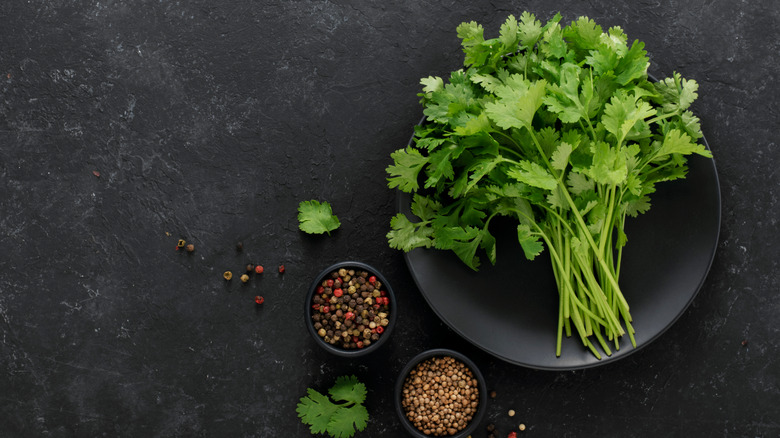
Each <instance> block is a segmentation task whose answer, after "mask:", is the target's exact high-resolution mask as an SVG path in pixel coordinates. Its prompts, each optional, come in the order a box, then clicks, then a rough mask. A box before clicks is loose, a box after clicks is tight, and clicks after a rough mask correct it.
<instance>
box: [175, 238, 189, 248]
mask: <svg viewBox="0 0 780 438" xmlns="http://www.w3.org/2000/svg"><path fill="white" fill-rule="evenodd" d="M186 244H187V241H186V240H184V239H179V243H177V244H176V246H177V247H179V248H184V245H186Z"/></svg>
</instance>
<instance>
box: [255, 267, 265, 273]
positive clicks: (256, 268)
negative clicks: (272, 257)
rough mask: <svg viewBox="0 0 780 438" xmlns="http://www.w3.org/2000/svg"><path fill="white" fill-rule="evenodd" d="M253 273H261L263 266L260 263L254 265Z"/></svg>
mask: <svg viewBox="0 0 780 438" xmlns="http://www.w3.org/2000/svg"><path fill="white" fill-rule="evenodd" d="M255 273H256V274H262V273H263V267H262V266H260V265H257V266H255Z"/></svg>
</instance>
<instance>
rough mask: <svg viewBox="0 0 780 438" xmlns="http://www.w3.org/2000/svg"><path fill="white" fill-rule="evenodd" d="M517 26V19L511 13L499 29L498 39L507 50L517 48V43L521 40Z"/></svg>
mask: <svg viewBox="0 0 780 438" xmlns="http://www.w3.org/2000/svg"><path fill="white" fill-rule="evenodd" d="M517 26H518V23H517V19H516V18H515V16H514V15H510V16H509V17H507V19H506V21H505V22H504V24H502V25H501V29H500V30H499V37H498V40H499V41H501V45H502V46H503V48H504V50H505V51H507V52H514V51H515V50H517V43H518V41H519V40H520V36H519V34H518V28H517Z"/></svg>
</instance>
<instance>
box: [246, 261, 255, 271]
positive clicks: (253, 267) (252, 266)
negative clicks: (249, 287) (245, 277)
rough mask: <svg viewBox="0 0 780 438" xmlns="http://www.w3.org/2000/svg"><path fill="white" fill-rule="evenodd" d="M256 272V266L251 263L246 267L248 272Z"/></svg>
mask: <svg viewBox="0 0 780 438" xmlns="http://www.w3.org/2000/svg"><path fill="white" fill-rule="evenodd" d="M254 270H255V266H254V265H253V264H251V263H249V264H247V265H246V272H250V273H251V272H252V271H254Z"/></svg>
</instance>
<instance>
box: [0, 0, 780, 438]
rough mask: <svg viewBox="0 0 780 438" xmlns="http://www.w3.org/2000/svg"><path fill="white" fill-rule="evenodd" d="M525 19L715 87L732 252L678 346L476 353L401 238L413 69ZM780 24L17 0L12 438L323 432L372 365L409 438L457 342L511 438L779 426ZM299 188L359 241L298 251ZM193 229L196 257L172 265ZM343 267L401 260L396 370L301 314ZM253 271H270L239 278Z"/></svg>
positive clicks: (678, 15) (519, 6)
mask: <svg viewBox="0 0 780 438" xmlns="http://www.w3.org/2000/svg"><path fill="white" fill-rule="evenodd" d="M525 9H528V10H530V11H532V12H534V13H536V15H537V16H538V17H540V18H542V19H547V18H549V17H550V16H552V14H553V13H554V12H555V11H559V10H560V11H561V12H562V13H563V16H564V20H567V21H568V20H572V19H575V18H576V17H577V16H578V15H582V14H584V15H588V16H590V17H591V18H594V19H595V20H597V21H598V22H599V23H600V24H602V25H603V26H605V27H606V26H612V25H619V26H621V27H623V28H624V29H625V31H626V32H627V33H628V35H629V37H630V38H636V39H640V40H642V41H644V42H645V43H646V48H647V49H648V51H649V52H650V56H651V59H652V62H653V68H652V73H653V74H656V75H659V76H665V75H668V74H671V73H672V72H673V71H679V72H681V73H682V74H683V75H684V76H686V77H689V78H693V79H696V80H697V81H699V84H700V88H699V95H700V98H699V100H698V101H697V103H696V104H695V110H696V111H697V113H698V114H699V115H700V116H701V119H702V125H703V129H704V131H705V135H706V136H707V139H708V140H709V144H710V146H711V148H712V150H713V151H714V154H715V157H716V163H717V166H718V171H719V176H720V182H721V190H722V197H723V221H722V230H721V241H720V245H719V252H718V254H717V256H716V258H715V261H714V264H713V267H712V272H711V274H710V276H709V278H708V279H707V281H706V282H705V284H704V286H703V288H702V289H701V292H700V294H699V296H698V298H697V299H696V300H695V301H694V303H693V305H692V306H691V308H690V309H689V310H688V311H687V312H686V313H685V315H683V317H682V318H681V319H680V320H679V321H678V322H677V323H676V324H675V326H673V327H672V328H671V329H670V330H669V331H668V332H667V333H666V334H664V335H663V337H662V338H661V339H660V340H659V341H657V342H656V343H654V344H653V345H650V346H648V347H647V348H645V349H643V350H642V351H640V352H638V353H637V354H635V355H632V356H630V357H628V358H627V359H625V360H623V361H619V362H617V363H614V364H611V365H609V366H606V367H602V368H596V369H591V370H585V371H577V372H567V373H550V372H535V371H531V370H526V369H522V368H518V367H515V366H511V365H508V364H506V363H503V362H500V361H498V360H495V359H492V358H491V357H490V356H488V355H486V354H484V353H482V352H481V351H480V350H478V349H477V348H476V347H473V346H470V345H467V344H465V343H464V342H463V341H461V340H460V339H459V338H457V336H455V335H454V334H453V333H452V332H450V331H449V329H447V328H446V327H445V326H444V325H443V324H442V323H441V322H440V321H439V320H438V319H437V317H436V316H435V314H434V313H433V312H432V311H431V310H430V309H429V308H428V307H427V305H426V303H425V301H424V300H423V298H422V297H421V296H420V295H419V293H418V291H417V290H416V288H415V286H414V282H413V281H412V279H411V277H410V275H409V273H408V271H407V269H406V267H405V265H404V262H403V258H402V256H401V254H399V253H397V252H395V251H392V250H390V249H389V248H387V245H386V243H385V240H384V235H385V233H386V232H387V227H388V221H389V218H390V216H391V215H392V214H393V213H394V194H393V193H392V192H391V191H389V190H387V189H386V185H385V182H384V174H383V172H384V168H385V167H386V166H387V165H388V163H389V154H390V152H391V151H393V150H395V149H398V148H400V147H402V146H404V145H405V143H406V141H407V140H408V138H409V135H410V133H411V126H412V125H413V124H414V123H415V122H416V121H417V120H418V119H419V117H420V108H419V107H418V105H417V96H416V93H417V92H418V88H419V87H418V81H419V78H421V77H425V76H428V75H444V74H446V73H447V72H448V71H450V70H452V69H455V68H458V67H459V63H460V62H461V58H460V54H459V48H458V41H457V39H456V37H455V31H454V30H455V27H456V25H457V24H458V23H460V22H461V21H464V20H477V21H479V22H481V23H482V24H483V25H484V26H485V28H486V33H487V34H495V33H497V29H498V26H499V25H500V23H501V22H502V21H503V19H504V18H505V17H506V15H507V14H509V13H514V14H518V15H519V14H520V13H521V12H522V11H523V10H525ZM778 11H779V10H778V8H777V7H776V5H775V3H774V2H772V1H770V0H760V1H751V2H747V1H742V2H734V1H727V0H711V1H693V2H682V1H677V0H673V1H666V2H649V1H640V2H623V3H618V2H612V1H608V0H596V1H591V2H576V1H558V2H549V1H532V2H500V1H499V2H486V1H477V2H462V3H458V2H453V1H432V2H428V1H426V2H419V1H401V2H378V1H301V2H281V1H270V2H253V1H248V0H228V1H221V2H220V1H218V2H213V1H211V2H207V1H168V0H160V1H147V0H127V1H121V2H120V1H114V0H100V1H97V0H90V1H51V0H31V1H25V2H22V1H6V2H0V17H2V23H3V25H2V26H0V41H1V42H2V44H0V343H2V346H1V347H0V367H1V368H2V369H3V370H4V373H3V376H2V378H0V393H2V400H1V401H0V435H1V436H57V437H59V436H256V437H272V436H295V437H304V436H309V434H308V431H307V429H306V428H305V427H304V426H303V425H302V424H301V423H300V421H298V419H297V418H296V415H295V404H296V402H297V399H298V398H299V397H300V396H302V395H304V393H305V389H306V387H309V386H311V387H315V388H318V389H320V390H325V389H327V387H329V386H330V384H331V383H332V381H333V380H334V379H335V378H336V377H337V376H338V375H342V374H347V373H351V374H355V375H357V376H358V377H359V378H360V379H361V380H362V381H364V382H365V383H366V384H367V385H368V388H369V399H368V402H367V406H368V409H369V412H370V413H371V416H372V420H371V422H370V423H369V426H368V429H367V430H366V432H365V433H363V434H362V435H363V436H372V437H397V436H400V434H401V429H400V426H399V423H398V421H397V419H396V416H395V412H394V411H393V409H392V397H391V393H392V389H391V388H392V385H393V383H394V380H395V377H396V376H395V373H397V372H398V371H399V370H400V368H401V367H402V365H403V364H404V363H405V361H406V360H408V359H409V358H411V357H412V356H413V355H414V354H416V353H417V352H419V351H421V350H423V349H427V348H432V347H442V346H447V347H454V348H457V349H460V350H462V351H464V352H466V353H468V354H469V355H470V356H472V357H473V358H474V359H475V360H476V361H477V363H478V364H479V365H480V366H481V367H482V368H483V372H484V373H485V375H486V377H487V379H488V382H489V385H491V386H492V387H494V388H496V389H498V392H499V394H498V397H497V398H496V399H495V400H493V401H491V406H490V411H489V413H488V416H487V417H486V419H485V424H487V423H489V422H492V423H495V424H496V425H497V427H498V428H499V430H500V431H501V433H502V434H503V433H504V432H508V431H509V430H514V429H516V427H517V425H516V424H513V423H511V422H510V421H509V420H508V418H506V416H505V415H504V413H505V412H506V410H507V409H509V408H512V409H514V410H516V411H517V416H516V417H515V419H517V421H518V422H523V423H525V424H526V426H527V430H526V433H535V434H536V435H538V436H558V437H575V436H576V437H583V436H621V437H631V436H636V437H645V436H647V437H656V436H669V435H671V436H740V437H742V436H744V437H770V436H777V435H778V434H780V423H778V418H780V413H779V412H778V406H780V389H779V388H778V374H779V373H780V370H779V368H780V365H779V363H778V354H777V352H778V350H780V345H779V341H778V339H780V336H778V328H777V327H778V322H780V321H779V320H778V316H777V315H778V314H779V313H780V312H778V311H780V301H779V300H780V298H779V297H780V294H778V290H780V285H779V284H778V274H777V272H778V260H780V257H779V254H778V249H777V248H778V237H777V228H778V224H777V218H778V214H777V212H778V211H780V209H779V208H778V199H777V198H778V174H777V171H776V168H777V166H778V164H779V160H778V150H777V140H776V136H777V132H780V129H779V128H780V126H779V124H778V120H780V117H778V102H780V93H778V85H777V81H778V77H777V72H778V70H777V65H778V64H780V35H778V29H780V12H778ZM93 171H97V172H98V173H99V176H97V175H96V174H94V173H93ZM304 199H321V200H327V201H329V202H330V203H331V204H332V205H333V209H334V212H335V213H336V214H337V215H339V217H340V219H341V222H342V228H341V229H340V230H338V231H337V232H336V233H334V234H333V235H332V236H330V237H328V238H319V237H310V236H306V235H302V234H301V233H300V232H299V231H298V230H297V222H296V208H297V204H298V202H299V201H301V200H304ZM179 238H184V239H186V240H187V241H189V242H192V243H194V244H195V246H196V250H195V252H194V253H193V254H191V255H187V254H184V253H180V252H176V251H175V250H174V246H175V244H176V241H177V240H178V239H179ZM238 240H241V241H243V242H244V246H245V250H244V252H242V253H240V254H239V253H236V251H235V249H234V247H235V242H236V241H238ZM342 259H358V260H362V261H365V262H368V263H370V264H373V265H375V266H377V267H379V268H380V269H382V270H383V272H384V274H385V275H386V276H387V277H390V278H392V279H393V281H394V284H395V287H396V290H397V291H400V294H399V296H400V297H401V300H400V305H401V311H402V312H403V314H402V315H401V317H400V318H399V322H400V323H401V324H402V326H401V327H400V328H399V330H398V331H397V332H396V333H395V335H394V338H393V339H392V340H391V342H390V343H389V344H388V345H386V346H385V347H383V348H385V349H386V350H385V352H384V353H383V354H382V355H380V356H377V357H368V358H365V359H362V360H355V361H347V360H342V359H338V358H334V357H330V356H328V355H326V354H325V353H324V352H323V351H320V350H319V349H317V348H316V347H315V345H314V344H313V343H312V342H311V340H310V339H309V338H308V333H307V332H306V330H305V328H304V326H303V325H302V316H301V306H302V303H301V299H302V297H303V294H304V293H305V291H306V288H307V287H308V282H309V280H310V278H311V277H312V276H314V275H315V274H316V273H317V272H319V271H320V270H321V269H322V268H323V267H324V266H325V265H327V264H330V263H332V262H336V261H339V260H342ZM247 262H253V263H261V264H264V265H265V266H266V267H267V269H266V273H265V274H263V277H262V278H260V279H253V280H252V281H251V282H250V283H249V284H248V285H246V286H241V285H240V282H238V281H235V280H234V281H233V282H232V283H231V284H225V282H224V281H223V280H222V279H221V273H222V272H223V271H224V270H226V269H232V270H233V271H234V272H238V271H239V270H241V269H242V266H244V265H245V264H246V263H247ZM279 263H284V264H285V266H286V267H287V272H286V273H285V274H284V275H283V276H280V275H277V274H276V271H275V267H276V265H278V264H279ZM269 268H270V269H269ZM258 294H261V295H264V296H265V304H264V305H263V306H262V307H256V306H255V305H254V301H253V300H254V296H255V295H258ZM743 340H748V343H747V344H746V345H743V344H742V341H743ZM512 341H513V340H511V339H507V342H512Z"/></svg>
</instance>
